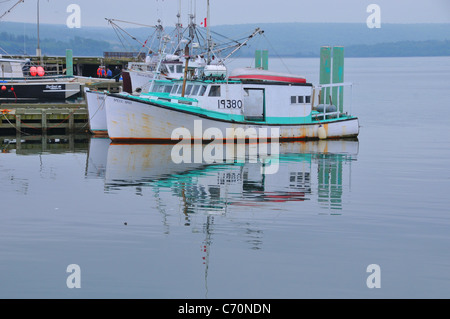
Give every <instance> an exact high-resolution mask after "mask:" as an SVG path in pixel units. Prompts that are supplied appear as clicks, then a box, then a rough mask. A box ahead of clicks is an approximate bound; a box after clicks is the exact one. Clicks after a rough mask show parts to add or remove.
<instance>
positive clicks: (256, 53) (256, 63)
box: [255, 50, 261, 69]
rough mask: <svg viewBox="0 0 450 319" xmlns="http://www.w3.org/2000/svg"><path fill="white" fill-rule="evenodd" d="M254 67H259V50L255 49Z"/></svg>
mask: <svg viewBox="0 0 450 319" xmlns="http://www.w3.org/2000/svg"><path fill="white" fill-rule="evenodd" d="M255 68H256V69H259V68H261V50H256V51H255Z"/></svg>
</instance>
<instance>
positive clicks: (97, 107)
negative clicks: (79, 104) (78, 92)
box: [85, 90, 108, 136]
mask: <svg viewBox="0 0 450 319" xmlns="http://www.w3.org/2000/svg"><path fill="white" fill-rule="evenodd" d="M85 95H86V103H87V107H88V114H89V129H90V131H91V133H92V134H94V135H101V136H107V135H108V129H107V125H106V109H105V98H106V94H105V93H104V92H100V91H90V90H86V91H85Z"/></svg>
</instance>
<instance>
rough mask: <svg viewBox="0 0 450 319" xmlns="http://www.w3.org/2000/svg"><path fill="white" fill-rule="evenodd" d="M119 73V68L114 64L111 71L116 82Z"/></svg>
mask: <svg viewBox="0 0 450 319" xmlns="http://www.w3.org/2000/svg"><path fill="white" fill-rule="evenodd" d="M120 73H121V71H120V68H119V67H118V66H117V65H116V67H115V68H114V72H113V77H114V79H115V80H116V82H119V78H120Z"/></svg>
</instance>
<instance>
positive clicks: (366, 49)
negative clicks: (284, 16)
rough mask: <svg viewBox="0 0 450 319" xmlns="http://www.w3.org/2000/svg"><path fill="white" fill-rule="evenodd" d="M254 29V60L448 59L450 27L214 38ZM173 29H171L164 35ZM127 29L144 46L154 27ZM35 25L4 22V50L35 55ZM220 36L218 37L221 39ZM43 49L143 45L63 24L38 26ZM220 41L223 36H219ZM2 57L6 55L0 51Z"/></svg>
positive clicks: (95, 50)
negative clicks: (335, 51) (330, 53)
mask: <svg viewBox="0 0 450 319" xmlns="http://www.w3.org/2000/svg"><path fill="white" fill-rule="evenodd" d="M256 27H260V28H261V29H263V30H264V31H265V32H264V35H263V36H262V37H255V39H252V40H251V41H250V42H249V43H248V45H247V46H245V47H243V48H242V49H241V50H240V51H239V52H238V54H237V56H241V57H249V56H253V54H254V51H255V49H268V50H269V52H271V55H277V56H291V57H316V56H318V54H319V48H320V46H322V45H343V46H345V47H346V55H347V56H359V57H364V56H436V55H450V54H449V50H448V46H449V43H448V42H449V41H450V24H382V27H381V28H380V29H369V28H367V26H366V25H365V24H356V23H266V24H264V23H263V24H259V25H256V24H240V25H220V26H214V27H212V28H211V29H212V31H213V36H216V35H217V34H220V35H223V36H224V37H222V38H232V39H236V38H243V37H245V36H248V35H250V34H251V33H252V32H253V31H254V30H255V28H256ZM171 30H173V27H172V26H168V27H166V31H167V32H170V31H171ZM126 31H127V32H128V33H129V34H131V35H133V36H134V37H135V38H136V39H137V40H139V41H141V42H144V41H145V40H146V39H147V38H148V37H149V35H150V34H152V33H153V32H154V29H153V28H144V27H141V28H127V29H126ZM36 33H37V32H36V25H35V24H24V23H14V22H0V48H1V49H3V50H4V51H6V52H8V53H9V54H30V55H34V54H35V48H36V44H37V40H36ZM217 37H218V36H217ZM40 38H41V48H42V51H43V53H44V54H47V55H64V54H65V50H66V49H68V48H70V49H73V51H74V55H75V56H101V55H103V52H105V51H131V50H133V51H138V50H139V49H140V48H141V47H142V46H141V45H140V44H139V43H138V42H137V41H134V40H132V39H131V38H128V39H126V40H125V39H123V38H119V37H118V35H117V33H116V32H115V31H114V29H113V28H112V27H110V26H107V25H106V22H105V27H83V28H80V29H69V28H67V27H66V26H64V25H45V24H43V25H41V26H40ZM219 38H220V37H219ZM0 54H5V52H3V51H0Z"/></svg>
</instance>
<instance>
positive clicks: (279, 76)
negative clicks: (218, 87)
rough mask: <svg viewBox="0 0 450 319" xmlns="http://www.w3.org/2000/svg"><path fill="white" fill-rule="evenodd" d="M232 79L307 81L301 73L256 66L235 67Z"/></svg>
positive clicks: (284, 81)
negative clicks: (275, 70) (289, 72)
mask: <svg viewBox="0 0 450 319" xmlns="http://www.w3.org/2000/svg"><path fill="white" fill-rule="evenodd" d="M229 79H230V80H241V81H242V82H245V81H262V82H281V83H306V78H305V77H304V76H301V75H296V74H287V73H280V72H273V71H269V70H264V69H256V68H238V69H234V70H233V71H232V72H231V74H230V76H229Z"/></svg>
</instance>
